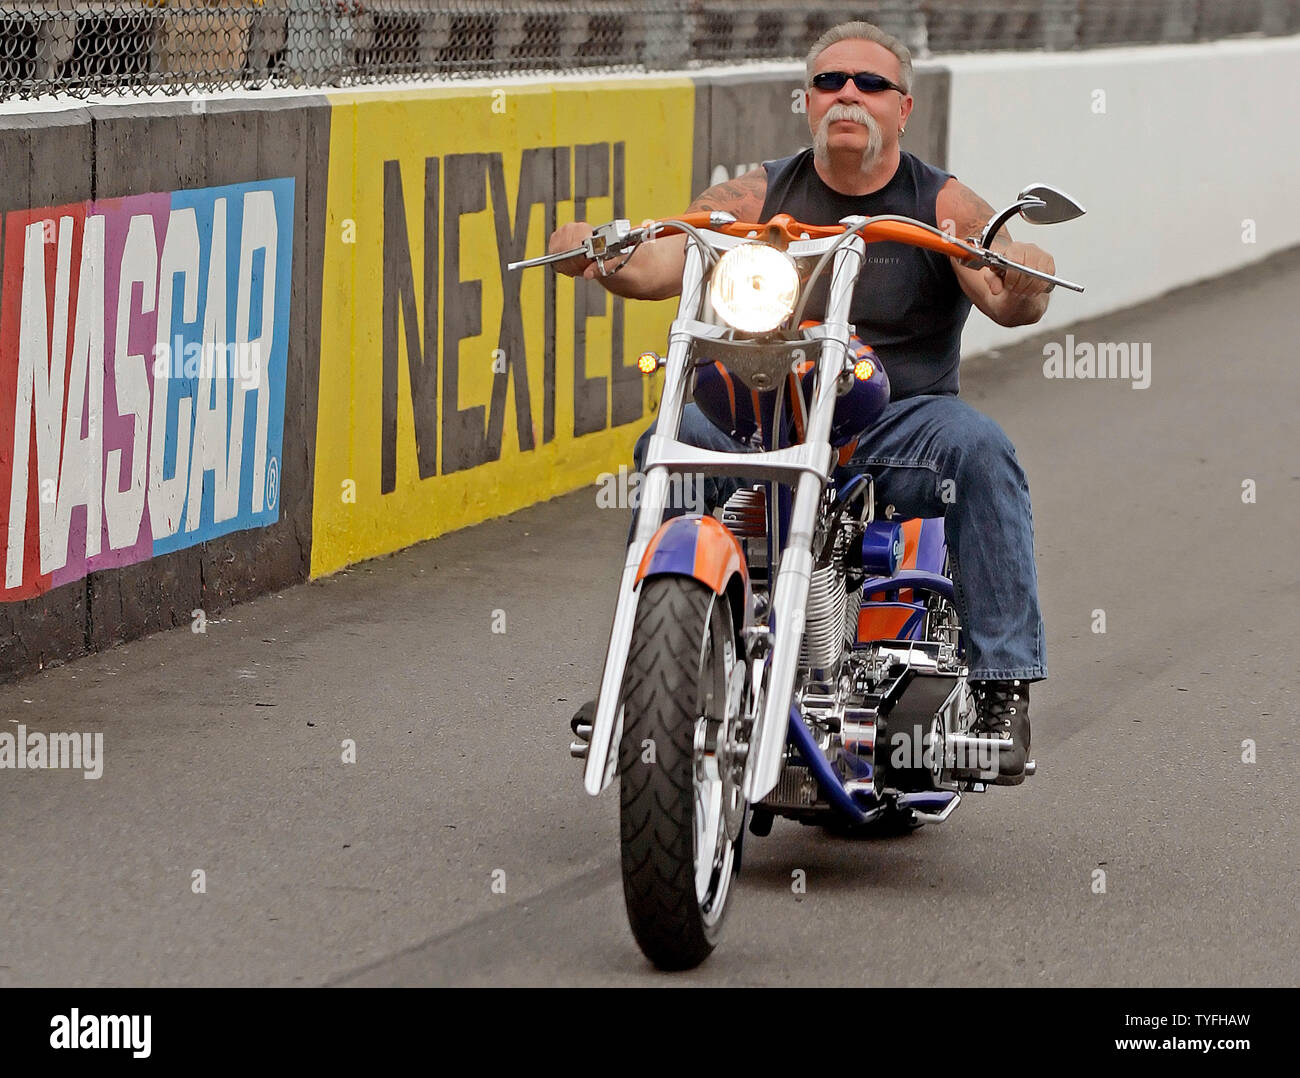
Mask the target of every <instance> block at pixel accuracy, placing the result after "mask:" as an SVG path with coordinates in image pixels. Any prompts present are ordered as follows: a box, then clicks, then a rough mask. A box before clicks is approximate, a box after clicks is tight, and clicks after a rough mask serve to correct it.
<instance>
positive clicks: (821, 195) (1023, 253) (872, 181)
mask: <svg viewBox="0 0 1300 1078" xmlns="http://www.w3.org/2000/svg"><path fill="white" fill-rule="evenodd" d="M806 67H807V88H806V89H805V91H804V97H805V106H806V112H807V115H808V124H809V128H810V130H811V132H812V136H813V146H812V148H811V149H807V150H803V151H802V152H800V153H797V154H794V155H793V156H791V157H786V158H782V159H781V160H778V161H768V162H765V163H764V164H763V166H762V167H760V168H756V169H754V170H753V171H751V172H749V173H747V174H745V175H744V176H741V177H740V178H738V179H736V180H734V181H730V182H727V183H721V184H718V185H716V186H714V187H711V188H709V189H708V190H707V191H705V192H704V193H703V194H701V195H700V196H699V197H698V198H697V199H696V200H695V201H694V202H693V203H691V205H690V207H689V208H690V210H725V211H727V212H729V213H732V214H734V215H735V216H736V218H737V219H738V220H742V221H766V220H768V219H769V218H770V217H771V216H772V215H773V214H776V213H789V214H790V215H791V216H793V217H794V218H795V219H796V220H799V221H803V222H806V223H808V224H824V225H832V224H835V223H837V222H838V221H840V220H841V219H842V218H844V217H847V216H849V215H851V214H863V215H869V216H876V215H879V214H901V215H904V216H907V217H914V218H916V219H918V220H921V221H924V222H926V223H928V224H932V225H936V226H938V227H940V228H944V229H945V230H946V231H948V232H950V233H951V234H952V235H954V236H956V237H959V238H962V237H966V236H973V235H977V234H978V233H979V232H980V230H981V229H982V228H983V227H984V225H985V224H987V223H988V221H989V220H990V218H991V217H992V216H993V208H992V207H991V206H990V205H989V204H988V203H987V202H985V201H984V200H983V199H982V198H980V197H979V195H977V194H976V193H975V192H974V191H972V190H971V189H970V188H968V187H966V186H965V185H964V184H962V183H960V182H959V181H958V180H957V179H956V178H955V177H953V176H952V175H951V174H950V173H947V172H945V171H943V170H942V169H938V168H935V167H933V166H932V165H928V164H926V163H924V162H923V161H921V160H920V159H918V158H917V157H915V156H914V155H912V154H910V153H907V152H906V151H903V150H901V148H900V146H899V139H900V138H901V137H902V136H903V134H904V131H905V129H906V126H907V119H908V116H909V115H910V114H911V111H912V104H913V99H912V96H911V93H910V89H911V82H912V61H911V54H910V53H909V51H908V49H907V47H906V46H905V45H903V44H902V42H900V41H899V40H898V39H897V38H895V37H893V36H892V35H891V34H888V33H886V32H885V31H883V30H881V29H880V28H879V27H877V26H874V25H873V24H871V23H866V22H850V23H845V24H842V25H840V26H836V27H834V28H832V29H831V30H828V31H827V32H826V33H825V34H824V35H822V37H821V38H820V39H818V41H817V42H816V43H815V44H814V45H813V46H812V49H811V50H810V51H809V53H808V58H807V64H806ZM592 231H593V230H592V227H591V225H589V224H587V223H585V222H575V223H573V224H568V225H564V226H562V227H561V228H559V229H557V230H556V231H555V233H553V234H552V236H551V238H550V243H549V250H550V251H551V252H552V253H554V252H559V251H565V250H571V249H572V248H574V247H577V246H579V245H580V244H581V243H582V241H583V240H584V239H585V238H586V237H588V236H589V235H591V233H592ZM991 246H992V247H993V248H994V249H995V250H997V251H998V252H1000V253H1001V254H1003V255H1004V256H1005V257H1007V258H1008V259H1010V260H1012V261H1015V262H1019V263H1021V264H1022V265H1025V266H1027V267H1029V268H1032V269H1038V270H1042V271H1044V272H1046V273H1053V272H1054V271H1055V263H1054V261H1053V259H1052V256H1051V255H1050V254H1048V253H1047V252H1046V251H1044V250H1042V249H1041V248H1040V247H1037V246H1036V245H1034V244H1029V243H1016V242H1013V241H1011V239H1010V237H1009V236H1008V235H1007V234H1006V231H1005V229H1004V230H1003V231H1002V232H1000V233H999V234H998V238H997V239H996V240H995V241H994V242H993V243H992V244H991ZM685 251H686V237H685V236H681V235H678V236H672V237H665V238H660V239H656V240H654V241H652V242H648V243H644V244H642V245H641V246H640V247H638V248H637V249H636V251H635V253H634V254H633V255H632V256H631V258H630V259H629V260H628V261H627V263H626V264H625V265H624V266H622V267H621V268H620V269H619V271H618V273H617V274H616V275H615V274H611V275H609V276H601V275H600V274H599V272H598V268H597V266H596V264H595V263H594V262H592V261H590V260H588V259H586V258H584V257H581V256H578V257H575V258H572V259H568V260H566V261H564V262H559V263H556V269H557V270H559V271H560V272H562V273H566V274H568V275H570V276H574V277H576V276H582V277H584V278H586V279H588V280H598V281H600V283H601V284H602V285H603V286H604V287H605V288H606V289H608V290H609V291H610V292H612V293H614V294H616V295H619V296H624V297H627V298H631V299H666V298H668V297H670V296H674V295H677V294H678V292H679V290H680V282H681V278H682V269H683V265H684V261H685ZM869 261H870V263H872V264H874V265H873V266H870V267H869V268H871V269H872V270H873V272H864V273H863V274H862V275H861V277H860V278H859V282H858V286H857V289H856V291H855V293H854V298H853V304H852V308H851V313H850V321H851V322H852V323H853V324H854V325H855V326H856V332H857V336H858V337H860V338H861V339H862V340H864V341H866V342H867V343H869V344H870V345H871V346H872V348H874V349H875V350H876V352H877V354H878V356H879V358H880V360H881V362H882V363H883V365H884V367H885V371H886V373H887V374H888V376H889V382H890V387H891V400H890V403H889V406H888V408H887V409H886V410H885V412H884V413H883V415H882V416H881V417H880V419H879V420H878V421H877V422H876V423H875V425H874V426H872V427H871V428H869V429H868V430H866V431H865V432H864V433H863V435H862V437H861V439H860V441H859V445H860V447H861V448H859V450H858V451H857V452H856V453H855V454H854V456H853V457H852V459H851V461H850V462H849V465H848V466H849V468H850V469H853V470H857V471H862V472H869V473H870V474H871V475H872V476H873V477H874V480H875V490H876V497H877V500H878V501H879V502H880V503H881V504H885V505H891V506H893V508H894V510H895V511H896V513H897V514H900V515H901V516H903V517H937V516H942V517H943V518H944V532H945V537H946V539H947V546H948V552H949V558H950V563H951V569H952V574H953V577H954V581H955V588H956V599H957V607H958V612H959V615H960V617H961V622H962V625H963V626H964V628H965V630H966V635H967V640H968V644H967V649H968V650H967V661H968V663H969V668H970V681H971V686H972V689H973V690H974V693H975V699H976V708H977V716H978V718H977V721H976V724H975V728H974V730H973V731H972V733H975V734H978V735H980V736H984V737H994V738H1001V739H1002V741H1003V743H1004V744H1003V748H1002V750H1001V752H1000V760H999V766H998V773H999V777H998V779H997V782H998V783H999V784H1002V785H1016V784H1019V783H1020V782H1023V781H1024V775H1025V762H1026V761H1027V760H1028V759H1029V743H1030V736H1029V714H1028V705H1029V691H1028V685H1029V683H1030V682H1033V681H1040V680H1042V679H1044V678H1045V677H1046V676H1047V662H1046V654H1045V652H1046V645H1045V641H1044V633H1043V623H1042V617H1041V615H1040V613H1039V607H1038V584H1037V573H1036V570H1035V566H1034V550H1033V516H1032V511H1031V508H1030V503H1029V487H1028V483H1027V482H1026V480H1025V475H1024V472H1023V471H1022V469H1021V467H1020V464H1019V462H1018V461H1017V459H1016V453H1015V448H1014V447H1013V446H1012V444H1011V442H1010V441H1009V440H1008V438H1007V436H1006V434H1004V433H1003V431H1002V429H1001V428H1000V427H999V426H998V425H997V424H996V423H995V422H994V421H993V420H991V419H989V418H988V417H987V416H984V415H982V414H981V413H979V412H978V411H976V410H975V409H974V408H972V407H970V406H969V405H968V404H966V403H965V402H964V401H961V400H960V399H959V398H958V396H957V393H958V365H959V361H960V347H961V332H962V327H963V326H964V325H965V322H966V318H967V316H968V315H969V313H970V308H971V306H972V305H974V306H976V307H978V308H979V309H980V310H981V311H983V312H984V314H986V315H987V316H988V317H990V318H992V319H993V320H994V321H995V322H997V323H998V324H999V325H1003V326H1022V325H1031V324H1033V323H1035V322H1037V321H1038V320H1039V319H1041V318H1042V317H1043V314H1044V313H1045V311H1046V310H1047V303H1048V296H1047V293H1048V291H1050V289H1051V287H1052V286H1051V285H1050V284H1049V283H1048V282H1045V281H1041V280H1038V279H1037V278H1034V277H1030V276H1028V275H1027V274H1023V273H1019V272H1017V271H1015V270H1010V271H1008V272H1007V273H1006V276H1005V278H1003V277H1000V276H999V275H998V274H997V273H996V272H995V271H994V270H993V269H991V268H984V269H972V268H969V267H967V266H965V265H963V264H962V263H961V262H959V261H957V260H956V259H949V258H947V257H945V256H943V255H939V254H936V253H933V252H930V251H926V250H923V249H921V248H918V247H911V246H906V245H903V244H889V243H882V244H878V245H875V246H874V247H873V250H872V257H871V258H870V260H869ZM825 302H826V286H825V284H824V283H823V284H822V285H821V288H820V290H819V292H815V293H814V294H813V297H812V300H811V302H810V304H809V311H810V312H811V313H810V317H817V316H819V315H820V314H822V313H823V312H824V307H825ZM653 430H654V427H653V425H652V426H651V428H650V430H648V431H646V433H645V434H644V435H642V437H641V439H640V440H639V441H638V442H637V446H636V451H635V461H636V467H637V469H638V471H640V470H641V467H642V461H643V460H644V454H645V449H646V446H647V444H648V440H649V436H650V434H651V433H652V432H653ZM679 437H680V439H681V440H682V441H684V442H688V443H691V444H693V445H698V446H701V447H704V448H708V449H722V450H726V449H731V450H735V449H737V448H738V446H737V443H735V442H733V441H732V440H731V439H730V438H729V437H728V436H727V435H726V434H725V433H724V432H723V431H721V430H719V429H718V428H717V427H715V426H713V425H712V424H711V423H710V422H709V421H708V420H707V419H706V418H705V417H704V415H703V414H702V413H701V412H700V411H699V409H698V407H696V406H695V405H694V404H691V405H688V406H687V408H686V411H685V414H684V415H683V417H682V429H681V433H680V435H679ZM734 487H735V485H734V484H730V485H729V484H727V483H726V481H710V482H709V483H708V484H706V492H707V494H708V495H709V504H710V505H711V506H713V505H716V504H721V502H722V501H724V500H725V497H726V494H727V493H728V492H729V489H734ZM593 709H594V706H593V704H592V703H588V704H585V705H583V707H582V709H580V710H579V713H578V715H577V716H575V718H574V722H575V723H577V722H579V721H586V722H590V721H591V720H590V714H591V713H592V711H593ZM584 716H585V718H584Z"/></svg>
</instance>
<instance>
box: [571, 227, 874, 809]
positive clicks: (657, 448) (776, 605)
mask: <svg viewBox="0 0 1300 1078" xmlns="http://www.w3.org/2000/svg"><path fill="white" fill-rule="evenodd" d="M702 241H703V242H704V243H707V245H708V246H709V247H710V248H712V250H711V251H709V252H708V255H709V257H710V261H712V253H713V251H716V250H724V249H727V248H730V247H733V246H736V245H737V244H740V243H747V242H752V240H750V239H747V238H743V237H733V236H726V235H723V234H721V233H713V232H709V233H700V232H696V231H694V230H692V235H691V239H690V240H689V241H688V243H687V247H686V267H685V271H684V273H683V276H682V291H681V301H680V303H679V304H678V308H677V318H676V319H675V320H674V322H673V325H672V328H671V330H670V332H669V338H668V341H669V343H668V356H667V360H666V362H665V376H664V392H663V398H662V400H661V401H660V408H659V423H658V427H657V428H656V433H655V435H654V436H653V437H652V438H651V439H650V444H649V446H648V450H647V453H646V458H645V464H644V466H645V480H644V482H643V484H642V489H641V506H640V513H639V515H638V517H637V526H636V531H635V534H634V535H633V537H632V541H631V543H630V544H629V545H628V548H627V554H626V557H625V559H624V562H623V573H622V576H621V578H620V581H619V592H618V601H617V604H616V606H615V608H614V622H613V625H612V627H611V629H610V636H609V646H608V649H607V651H606V655H605V666H604V671H603V673H602V675H601V681H600V692H599V695H598V697H597V706H596V715H595V719H594V721H593V723H592V730H591V740H590V747H589V750H588V752H587V762H586V768H585V771H584V774H583V785H584V787H585V789H586V790H587V792H588V793H590V794H598V793H600V792H601V791H602V790H603V789H604V788H605V787H606V786H607V785H608V784H609V783H610V781H611V780H612V779H613V777H614V773H615V771H616V768H617V759H618V751H617V750H618V741H619V738H620V737H621V736H622V714H621V710H620V707H619V701H620V697H621V692H622V685H623V675H624V672H625V670H626V667H627V653H628V648H629V647H630V645H631V642H632V630H633V626H634V624H635V622H636V611H637V604H638V601H639V598H640V592H639V589H638V588H637V586H636V575H637V569H638V567H639V566H640V564H641V559H642V557H643V556H644V554H645V551H646V548H647V547H648V546H649V544H650V540H651V539H652V538H653V537H654V535H655V533H656V532H657V531H658V530H659V527H660V525H661V524H662V523H663V515H664V509H665V507H666V506H667V497H668V476H669V473H670V471H684V470H693V471H697V472H704V473H705V474H720V475H736V476H741V477H749V476H753V477H756V478H766V479H778V480H784V481H786V482H790V483H792V484H793V485H794V487H795V494H794V501H793V505H792V508H791V513H790V535H789V537H788V539H787V540H786V542H785V545H784V549H783V550H782V551H781V553H780V556H779V560H777V562H776V563H775V564H774V565H773V566H772V567H771V569H770V572H771V577H770V579H771V580H772V601H771V607H770V613H769V618H768V620H769V625H770V626H771V635H770V640H771V651H770V654H769V655H768V657H767V661H766V662H764V663H763V664H762V666H761V670H762V672H763V673H764V675H765V677H764V684H763V686H762V687H761V688H760V687H758V686H755V688H756V690H757V691H756V699H755V701H754V703H755V704H756V705H757V707H758V708H759V709H760V712H759V713H758V714H757V715H756V721H755V725H754V729H753V733H752V736H751V739H750V751H749V754H748V758H747V760H746V769H745V782H744V788H743V793H744V797H745V800H746V801H748V802H749V803H751V804H753V803H756V802H758V801H760V800H762V798H763V797H764V796H765V795H766V794H767V793H769V792H770V791H771V790H772V789H773V788H774V787H775V786H776V784H777V781H778V779H779V778H780V775H781V768H782V765H783V763H784V758H785V757H784V749H785V743H786V734H787V729H788V726H789V716H790V704H791V701H792V700H793V697H794V689H795V680H796V678H797V676H798V663H799V647H800V644H801V642H802V640H803V611H804V607H805V605H806V603H807V598H808V586H809V582H810V578H811V574H812V568H813V553H812V544H813V540H814V538H815V535H814V531H815V527H816V524H817V513H818V510H819V507H820V505H821V501H822V494H823V491H824V490H825V486H826V483H827V482H828V480H829V478H830V474H831V470H832V468H833V465H834V461H835V451H834V449H833V448H832V446H831V444H830V430H831V422H832V419H833V417H834V411H835V403H836V400H837V399H838V397H837V393H836V385H837V382H838V380H839V376H840V374H841V373H842V372H843V370H844V369H845V364H846V362H847V358H848V353H849V337H850V336H851V335H852V332H853V327H852V326H850V324H849V322H848V313H849V305H850V302H851V301H852V297H853V288H854V285H855V284H856V283H857V279H858V275H859V273H860V272H861V271H862V266H863V262H864V256H865V252H866V243H865V241H864V240H863V239H862V237H861V236H859V235H857V234H856V233H855V234H853V235H852V238H851V239H848V240H846V239H845V238H844V236H843V235H839V236H831V237H827V238H825V239H819V240H801V241H797V242H795V243H791V244H790V246H789V248H788V250H787V253H788V254H789V255H790V256H791V257H792V258H800V257H807V256H813V255H821V254H824V253H826V252H827V251H828V250H831V249H833V248H837V249H836V250H835V253H834V265H833V271H832V276H831V286H830V294H829V298H828V301H827V305H826V318H825V320H824V321H823V322H822V325H821V326H820V327H817V331H816V332H807V333H806V334H805V338H804V339H800V340H795V341H792V342H789V345H788V347H789V349H790V354H791V359H792V361H793V360H794V358H795V352H796V351H802V350H805V349H806V347H807V345H808V343H809V341H810V340H813V341H816V340H820V342H821V355H820V358H819V360H818V368H819V369H818V379H817V393H816V398H815V400H814V401H813V402H812V406H811V408H810V409H809V412H808V421H807V428H806V434H805V438H804V441H803V443H802V444H800V445H797V446H790V447H788V448H785V449H779V450H773V451H762V452H753V453H721V452H716V451H712V450H704V449H699V448H697V447H695V446H692V445H687V444H686V443H685V442H682V441H680V440H678V437H677V436H678V434H679V433H680V431H681V420H682V413H683V410H684V409H685V406H686V389H687V386H688V384H689V381H690V378H689V375H690V364H691V356H690V352H691V345H692V343H693V342H694V341H695V340H697V339H707V338H709V337H715V336H719V335H721V334H722V333H725V332H726V331H725V329H724V328H720V327H718V326H716V325H713V324H709V323H705V322H703V321H702V320H701V318H700V316H701V313H702V312H703V311H704V308H705V303H706V302H707V297H706V295H705V289H704V280H705V273H704V261H705V257H706V255H705V252H704V251H703V249H702V246H701V242H702ZM804 358H806V351H805V352H804ZM773 501H774V502H775V500H773ZM775 511H776V507H775V504H773V505H772V506H770V507H769V512H770V513H775ZM737 628H738V629H741V631H743V630H744V628H745V627H743V626H738V627H737ZM756 666H757V664H756Z"/></svg>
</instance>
